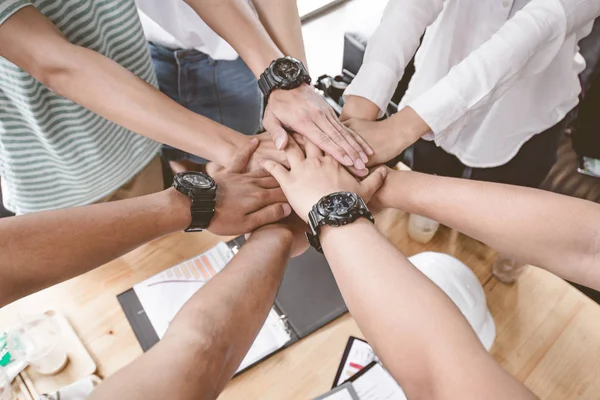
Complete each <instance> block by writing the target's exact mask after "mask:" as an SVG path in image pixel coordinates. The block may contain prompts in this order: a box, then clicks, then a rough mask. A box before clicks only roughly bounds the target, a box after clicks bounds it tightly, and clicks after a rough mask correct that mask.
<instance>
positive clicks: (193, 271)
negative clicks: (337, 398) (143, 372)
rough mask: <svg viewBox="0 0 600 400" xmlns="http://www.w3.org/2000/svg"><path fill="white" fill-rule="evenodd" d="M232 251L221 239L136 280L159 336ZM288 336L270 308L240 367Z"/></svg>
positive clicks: (229, 258)
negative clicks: (178, 261)
mask: <svg viewBox="0 0 600 400" xmlns="http://www.w3.org/2000/svg"><path fill="white" fill-rule="evenodd" d="M233 255H234V254H233V252H232V251H231V250H230V249H229V247H228V246H227V245H226V244H225V243H223V242H221V243H219V244H218V245H216V246H215V247H213V248H212V249H210V250H208V251H206V252H205V253H202V254H200V255H198V256H196V257H194V258H192V259H190V260H187V261H184V262H182V263H180V264H177V265H175V266H173V267H171V268H169V269H166V270H165V271H163V272H161V273H159V274H157V275H154V276H153V277H151V278H149V279H146V280H145V281H143V282H140V283H138V284H137V285H135V286H134V287H133V289H134V291H135V293H136V295H137V297H138V299H139V300H140V303H141V305H142V307H143V308H144V310H145V312H146V315H147V316H148V319H149V320H150V323H151V324H152V327H153V328H154V330H155V331H156V334H157V335H158V337H159V338H162V337H163V336H164V334H165V332H166V331H167V328H168V327H169V324H170V323H171V321H172V320H173V318H175V315H176V314H177V312H178V311H179V310H180V309H181V307H183V305H184V304H185V303H186V302H187V301H188V300H189V299H190V298H191V297H192V296H193V295H194V293H196V292H197V291H198V290H199V289H200V288H202V286H204V285H205V284H206V283H207V282H208V281H209V280H210V279H211V278H213V277H214V276H215V275H217V274H218V273H219V272H221V271H222V270H223V268H225V266H226V265H227V263H228V262H229V261H230V260H231V259H232V258H233ZM290 339H291V337H290V335H289V333H288V332H287V329H286V326H285V324H284V323H283V321H281V319H280V318H279V315H278V314H277V312H276V311H275V310H271V312H270V313H269V315H268V317H267V320H266V321H265V324H264V326H263V327H262V329H261V331H260V332H259V334H258V336H257V338H256V340H255V342H254V344H253V345H252V347H251V348H250V351H249V352H248V354H247V356H246V358H244V360H243V361H242V364H241V366H240V369H243V368H245V367H247V366H249V365H251V364H253V363H255V362H257V361H259V360H260V359H262V358H264V357H265V356H267V355H269V354H271V353H273V352H274V351H276V350H278V349H280V348H281V347H283V346H284V345H285V344H286V343H287V342H288V341H289V340H290Z"/></svg>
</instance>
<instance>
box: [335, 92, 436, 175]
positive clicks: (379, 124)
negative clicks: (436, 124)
mask: <svg viewBox="0 0 600 400" xmlns="http://www.w3.org/2000/svg"><path fill="white" fill-rule="evenodd" d="M351 97H352V96H351ZM350 100H351V101H352V100H353V101H355V102H356V101H357V100H355V99H350ZM363 100H364V99H363ZM347 107H348V109H352V108H353V107H352V103H347V104H346V105H345V106H344V112H345V116H347V117H351V115H352V114H351V113H349V112H346V108H347ZM377 110H379V109H378V108H377ZM344 125H345V126H346V127H348V128H350V129H351V130H352V131H354V132H358V134H360V135H361V136H362V137H363V138H364V139H365V140H366V141H367V142H368V143H369V145H370V146H371V147H372V148H373V151H374V155H373V156H372V157H371V158H370V159H369V162H368V163H367V166H369V167H371V166H374V165H380V164H383V163H386V162H388V161H389V160H391V159H393V158H394V157H396V156H398V155H399V154H400V153H402V152H403V151H404V150H405V149H406V148H407V147H408V146H410V145H411V144H413V143H414V142H416V141H417V140H418V139H419V138H420V137H421V136H423V135H424V134H426V133H427V132H429V131H430V130H431V129H430V128H429V126H428V125H427V123H426V122H425V121H424V120H423V119H422V118H421V117H420V116H419V115H418V114H417V113H416V112H415V111H414V110H413V109H412V108H410V107H404V108H403V109H402V110H400V111H398V112H397V113H396V114H394V115H393V116H392V117H391V118H388V119H385V120H383V121H372V120H366V119H359V118H349V119H347V120H346V121H344Z"/></svg>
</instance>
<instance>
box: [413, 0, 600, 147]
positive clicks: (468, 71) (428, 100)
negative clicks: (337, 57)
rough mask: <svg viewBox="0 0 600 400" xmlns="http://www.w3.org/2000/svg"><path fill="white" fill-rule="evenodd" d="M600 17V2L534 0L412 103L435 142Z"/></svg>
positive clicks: (536, 69) (546, 61)
mask: <svg viewBox="0 0 600 400" xmlns="http://www.w3.org/2000/svg"><path fill="white" fill-rule="evenodd" d="M598 15H600V0H532V1H531V2H530V3H528V4H527V5H526V6H525V7H524V8H523V9H522V10H521V11H519V12H518V13H517V14H515V16H514V17H513V18H511V19H510V20H508V21H507V22H506V23H505V24H504V25H503V26H502V27H501V28H500V29H499V30H498V31H497V32H496V33H495V34H494V35H493V36H492V37H491V38H490V39H489V40H488V41H487V42H485V43H483V44H482V45H481V46H480V47H479V48H477V49H476V50H474V51H473V52H472V53H471V54H470V55H469V56H468V57H467V58H465V59H464V60H463V61H462V62H460V63H459V64H457V65H455V66H454V67H453V68H452V69H451V70H450V72H449V73H448V74H447V75H446V76H445V77H444V78H442V79H441V80H440V81H439V82H438V83H436V84H435V85H434V86H433V87H431V88H430V89H429V90H427V91H426V92H425V93H423V94H422V95H421V96H419V97H418V98H416V99H415V100H414V101H412V102H411V103H410V104H407V105H408V106H410V107H411V108H413V109H414V110H415V111H416V112H417V114H419V116H421V118H423V120H424V121H425V122H426V123H427V124H428V125H429V126H430V127H431V129H432V132H433V133H434V134H435V139H436V141H438V142H439V141H440V140H442V139H443V137H442V136H443V134H440V133H441V132H443V131H444V130H445V129H446V128H448V127H449V126H450V125H451V124H453V123H454V122H456V121H458V120H459V119H461V118H467V119H468V116H469V114H470V112H471V111H474V110H476V109H477V108H479V107H480V106H483V105H486V104H489V103H490V102H493V101H495V100H497V99H498V98H499V97H501V96H502V95H503V94H504V93H505V92H506V90H507V89H508V88H510V87H511V85H513V84H514V83H515V82H516V81H518V80H519V79H522V78H524V77H528V76H531V75H533V74H536V73H538V72H540V71H542V70H544V69H545V68H546V67H547V66H548V65H549V64H550V63H551V62H552V60H553V59H554V57H555V56H556V54H557V53H558V52H559V50H560V48H561V47H562V45H563V44H564V41H565V38H567V37H568V36H570V35H572V34H575V33H576V32H577V31H578V30H580V29H581V28H583V27H584V26H586V25H587V24H590V23H592V21H593V20H594V19H595V18H596V17H597V16H598Z"/></svg>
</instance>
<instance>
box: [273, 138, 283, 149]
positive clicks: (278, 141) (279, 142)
mask: <svg viewBox="0 0 600 400" xmlns="http://www.w3.org/2000/svg"><path fill="white" fill-rule="evenodd" d="M282 146H283V138H282V137H281V136H280V137H278V138H277V139H276V140H275V147H277V150H281V147H282Z"/></svg>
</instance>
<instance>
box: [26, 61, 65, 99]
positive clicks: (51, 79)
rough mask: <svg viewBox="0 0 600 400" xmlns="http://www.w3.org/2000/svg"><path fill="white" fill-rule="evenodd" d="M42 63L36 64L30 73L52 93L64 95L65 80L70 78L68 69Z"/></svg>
mask: <svg viewBox="0 0 600 400" xmlns="http://www.w3.org/2000/svg"><path fill="white" fill-rule="evenodd" d="M42 64H43V65H39V66H36V67H35V68H34V69H33V71H32V72H31V75H32V76H33V77H34V78H35V79H37V80H38V81H39V82H40V83H41V84H42V85H44V86H46V87H47V88H48V89H50V90H51V91H52V92H53V93H56V94H57V95H59V96H62V97H65V92H66V90H65V87H66V84H67V81H68V80H69V79H70V78H69V76H70V71H69V69H68V68H65V67H61V66H55V65H45V63H42Z"/></svg>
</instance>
